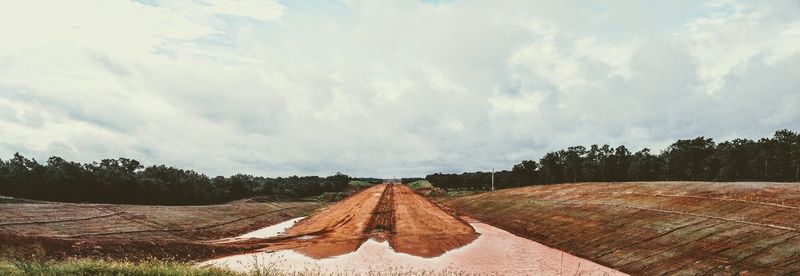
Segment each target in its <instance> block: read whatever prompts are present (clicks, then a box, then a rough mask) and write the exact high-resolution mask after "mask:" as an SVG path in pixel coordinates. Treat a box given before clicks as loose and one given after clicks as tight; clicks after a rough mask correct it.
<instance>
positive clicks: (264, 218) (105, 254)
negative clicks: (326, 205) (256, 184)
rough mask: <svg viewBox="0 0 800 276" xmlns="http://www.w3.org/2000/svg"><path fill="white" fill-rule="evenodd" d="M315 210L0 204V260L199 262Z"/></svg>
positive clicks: (297, 206) (245, 204)
mask: <svg viewBox="0 0 800 276" xmlns="http://www.w3.org/2000/svg"><path fill="white" fill-rule="evenodd" d="M6 201H7V202H20V201H22V200H13V201H12V200H6ZM22 202H26V201H22ZM320 206H323V205H322V204H320V203H315V202H275V203H260V202H254V201H249V200H242V201H236V202H232V203H228V204H222V205H208V206H141V205H114V204H72V203H52V202H35V203H30V202H28V203H0V244H3V247H2V250H0V259H2V258H6V259H18V258H21V257H25V256H35V257H36V258H44V259H65V258H75V257H91V258H103V259H117V260H145V259H150V258H158V259H167V260H178V261H189V260H205V259H208V258H211V257H214V256H220V255H225V254H232V253H239V252H242V251H246V250H252V249H253V248H252V247H250V246H248V245H236V246H234V245H220V244H216V243H213V242H212V241H214V240H216V239H220V238H225V237H230V236H233V235H238V234H242V233H245V232H248V231H251V230H254V229H258V228H262V227H265V226H269V225H272V224H275V223H278V222H281V221H284V220H287V219H289V218H292V217H298V216H303V215H306V214H308V213H310V212H311V211H313V210H314V209H316V208H318V207H320Z"/></svg>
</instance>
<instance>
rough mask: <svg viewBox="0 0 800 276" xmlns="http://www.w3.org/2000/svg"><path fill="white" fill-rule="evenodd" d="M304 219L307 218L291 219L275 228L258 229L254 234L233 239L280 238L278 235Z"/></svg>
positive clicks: (274, 226) (276, 225)
mask: <svg viewBox="0 0 800 276" xmlns="http://www.w3.org/2000/svg"><path fill="white" fill-rule="evenodd" d="M304 218H305V217H299V218H294V219H290V220H287V221H284V222H281V223H278V224H275V225H273V226H269V227H265V228H261V229H258V230H256V231H253V232H250V233H247V234H244V235H241V236H238V237H235V238H233V239H235V240H241V239H250V238H258V239H265V238H271V237H275V236H278V235H280V234H282V233H283V232H284V231H286V229H289V228H291V227H292V225H294V224H295V223H296V222H298V221H300V220H301V219H304Z"/></svg>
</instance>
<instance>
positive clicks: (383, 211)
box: [250, 184, 479, 259]
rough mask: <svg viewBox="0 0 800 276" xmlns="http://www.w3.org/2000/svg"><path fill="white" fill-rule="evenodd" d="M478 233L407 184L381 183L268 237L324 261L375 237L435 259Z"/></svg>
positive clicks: (274, 246) (271, 247) (274, 244)
mask: <svg viewBox="0 0 800 276" xmlns="http://www.w3.org/2000/svg"><path fill="white" fill-rule="evenodd" d="M478 236H479V234H478V233H477V232H476V231H475V229H474V228H472V226H470V224H469V223H467V222H465V221H464V220H462V219H461V218H459V217H457V216H455V215H454V214H452V213H450V212H448V211H446V210H445V209H443V208H442V207H440V206H439V205H438V204H436V203H433V202H432V201H430V200H429V199H427V198H426V197H423V196H421V195H419V194H417V193H416V192H414V191H413V190H412V189H411V188H409V187H408V186H406V185H400V184H381V185H376V186H374V187H371V188H368V189H365V190H363V191H361V192H359V193H357V194H354V195H352V196H350V197H348V198H346V199H344V200H342V201H340V202H339V203H337V204H335V205H332V206H329V207H327V208H325V209H322V210H320V211H319V212H317V213H315V214H313V215H311V216H309V217H307V218H305V219H303V220H301V221H299V222H297V223H296V224H295V225H294V226H293V227H291V228H290V229H288V230H287V231H286V232H285V234H284V235H282V236H280V237H276V238H271V239H267V240H265V242H266V243H265V251H276V250H284V249H292V250H294V251H296V252H299V253H301V254H303V255H306V256H308V257H312V258H317V259H320V258H327V257H333V256H338V255H343V254H346V253H350V252H353V251H356V250H357V249H358V248H359V247H360V246H361V245H362V244H363V243H364V242H365V241H367V240H368V239H374V240H376V241H388V243H389V245H390V246H391V247H392V248H393V249H394V250H395V251H397V252H401V253H406V254H409V255H414V256H420V257H436V256H440V255H442V254H444V253H445V252H447V251H449V250H452V249H454V248H458V247H461V246H464V245H466V244H469V243H470V242H472V241H473V240H475V239H476V238H477V237H478ZM250 242H252V241H250Z"/></svg>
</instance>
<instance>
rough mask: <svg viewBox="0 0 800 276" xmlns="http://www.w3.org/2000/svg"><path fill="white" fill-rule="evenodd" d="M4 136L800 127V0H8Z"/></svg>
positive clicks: (276, 140)
mask: <svg viewBox="0 0 800 276" xmlns="http://www.w3.org/2000/svg"><path fill="white" fill-rule="evenodd" d="M0 1H2V2H3V4H2V8H1V9H0V158H3V159H7V158H9V157H11V156H12V155H13V154H14V153H15V152H20V153H22V154H23V155H26V156H28V157H34V158H36V159H37V160H39V161H40V162H44V161H46V159H47V158H48V157H49V156H51V155H57V156H61V157H63V158H65V159H68V160H74V161H80V162H90V161H94V160H99V159H103V158H118V157H128V158H134V159H137V160H140V161H141V162H143V163H144V164H147V165H151V164H167V165H172V166H176V167H181V168H188V169H194V170H198V171H200V172H203V173H205V174H208V175H212V176H214V175H220V174H221V175H230V174H233V173H238V172H242V173H251V174H256V175H265V176H282V175H293V174H300V175H306V174H323V175H327V174H332V173H335V172H337V171H340V172H343V173H347V174H350V175H357V176H385V177H391V176H398V177H399V176H412V175H425V174H428V173H433V172H438V171H443V172H461V171H465V170H484V171H486V170H491V168H492V167H495V168H498V169H500V168H504V169H505V168H510V167H511V166H512V165H513V164H516V163H518V162H519V161H520V160H523V159H535V158H538V157H540V156H541V155H542V154H544V153H546V152H548V151H551V150H556V149H560V148H565V147H567V146H571V145H577V144H583V145H589V144H593V143H597V144H605V143H607V144H612V145H618V144H625V145H628V146H629V148H631V149H632V150H634V151H635V150H639V149H641V148H642V147H650V148H653V149H655V150H661V149H663V148H664V147H665V146H667V145H668V144H669V143H670V142H672V141H674V140H675V139H679V138H692V137H696V136H701V135H702V136H707V137H713V138H715V139H716V140H717V141H720V140H725V139H730V138H733V137H749V138H758V137H764V136H771V135H772V133H773V132H774V131H775V130H777V129H782V128H789V129H794V130H800V1H797V0H770V1H696V0H671V1H638V0H635V1H634V0H631V1H627V0H625V1H622V0H620V1H617V0H614V1H610V0H609V1H563V0H562V1H551V0H546V1H531V0H522V1H459V0H453V1H422V2H418V1H416V0H408V1H391V0H386V1H383V0H382V1H371V0H370V1H360V0H342V1H335V0H327V1H305V0H304V1H271V0H242V1H225V0H202V1H191V0H183V1H159V0H142V1H130V0H96V1H93V0H70V1H51V0H47V1H39V0H25V1H5V0H0Z"/></svg>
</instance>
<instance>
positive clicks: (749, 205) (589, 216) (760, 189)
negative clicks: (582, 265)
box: [443, 182, 800, 275]
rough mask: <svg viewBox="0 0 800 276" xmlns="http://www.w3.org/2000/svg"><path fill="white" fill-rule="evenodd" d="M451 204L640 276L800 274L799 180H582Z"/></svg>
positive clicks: (446, 202)
mask: <svg viewBox="0 0 800 276" xmlns="http://www.w3.org/2000/svg"><path fill="white" fill-rule="evenodd" d="M443 204H444V205H446V206H449V207H451V208H454V209H456V210H458V211H459V212H461V213H463V214H467V215H469V216H471V217H474V218H477V219H479V220H481V221H483V222H486V223H489V224H492V225H494V226H496V227H499V228H502V229H504V230H506V231H509V232H512V233H514V234H516V235H519V236H522V237H527V238H529V239H531V240H534V241H537V242H540V243H543V244H545V245H548V246H551V247H554V248H557V249H561V250H563V251H566V252H569V253H571V254H573V255H576V256H579V257H582V258H585V259H588V260H591V261H594V262H596V263H599V264H602V265H605V266H608V267H611V268H615V269H618V270H620V271H623V272H626V273H630V274H633V275H706V274H708V275H734V274H750V275H762V274H768V275H797V274H798V273H800V233H799V232H798V229H800V184H798V183H708V182H649V183H579V184H561V185H548V186H534V187H525V188H516V189H505V190H500V191H496V192H488V193H482V194H477V195H470V196H464V197H458V198H450V199H446V200H443Z"/></svg>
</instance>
